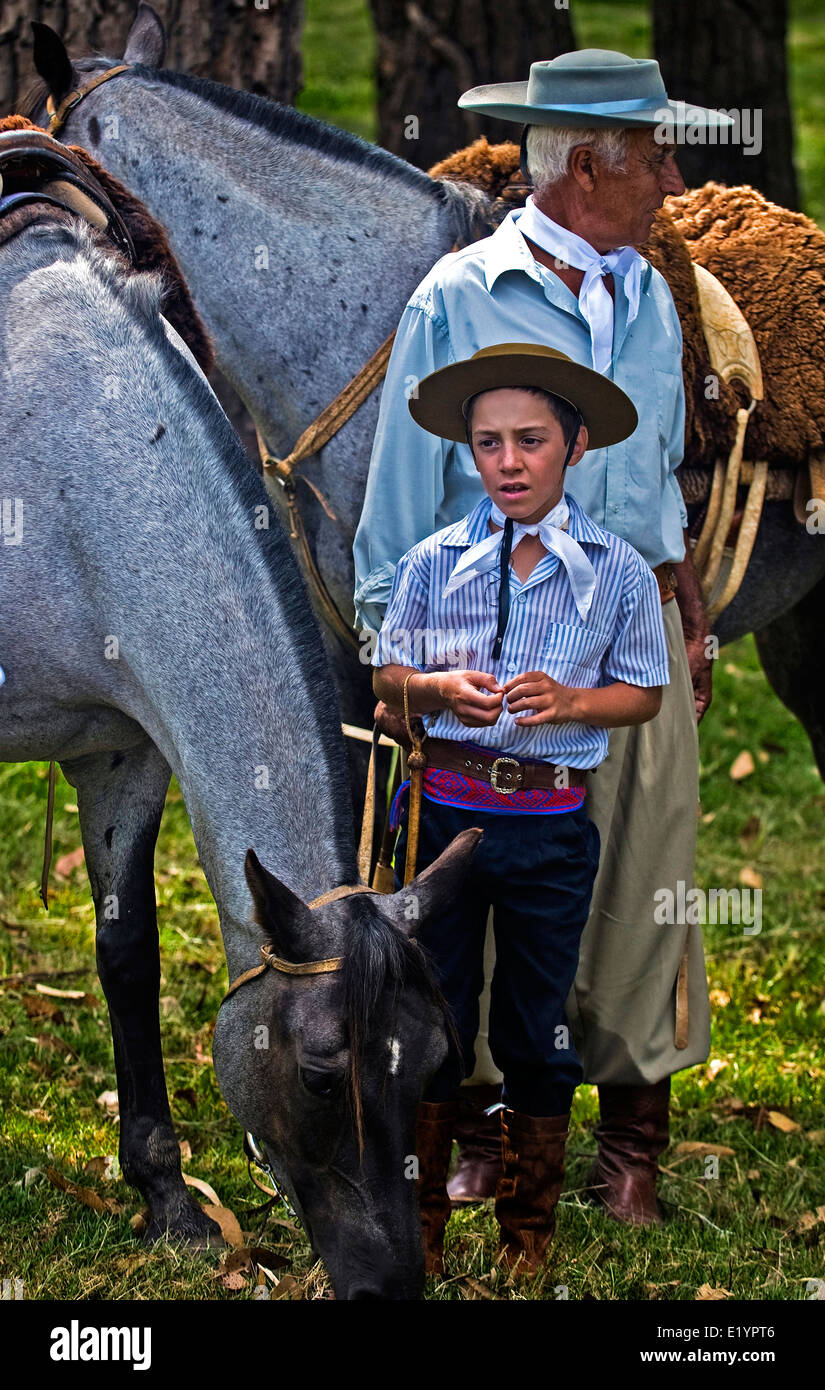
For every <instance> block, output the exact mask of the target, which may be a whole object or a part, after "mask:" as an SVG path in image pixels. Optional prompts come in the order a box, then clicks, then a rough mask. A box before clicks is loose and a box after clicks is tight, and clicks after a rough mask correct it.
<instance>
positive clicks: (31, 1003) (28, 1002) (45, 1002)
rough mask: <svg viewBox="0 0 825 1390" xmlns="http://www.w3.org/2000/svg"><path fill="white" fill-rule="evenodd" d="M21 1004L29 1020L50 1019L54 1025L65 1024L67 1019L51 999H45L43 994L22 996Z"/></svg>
mask: <svg viewBox="0 0 825 1390" xmlns="http://www.w3.org/2000/svg"><path fill="white" fill-rule="evenodd" d="M20 1003H21V1004H22V1005H23V1008H24V1009H25V1010H26V1013H27V1014H28V1016H29V1018H50V1019H52V1020H53V1022H54V1023H65V1022H66V1019H65V1017H64V1015H63V1013H62V1012H61V1010H60V1009H59V1008H58V1007H57V1005H56V1004H53V1003H52V1001H51V999H47V998H45V996H44V995H42V994H21V996H20Z"/></svg>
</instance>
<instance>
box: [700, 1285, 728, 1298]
mask: <svg viewBox="0 0 825 1390" xmlns="http://www.w3.org/2000/svg"><path fill="white" fill-rule="evenodd" d="M731 1297H732V1295H731V1292H730V1289H713V1288H711V1286H710V1284H703V1285H702V1287H701V1288H700V1289H697V1290H696V1297H695V1299H694V1302H695V1303H699V1302H704V1301H706V1300H710V1301H715V1300H718V1299H723V1298H731Z"/></svg>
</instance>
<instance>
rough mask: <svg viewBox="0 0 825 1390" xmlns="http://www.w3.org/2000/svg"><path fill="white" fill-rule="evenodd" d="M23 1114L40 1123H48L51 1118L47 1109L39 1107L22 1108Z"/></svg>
mask: <svg viewBox="0 0 825 1390" xmlns="http://www.w3.org/2000/svg"><path fill="white" fill-rule="evenodd" d="M23 1114H24V1115H28V1117H29V1119H30V1120H39V1121H40V1123H41V1124H48V1123H49V1122H50V1121H51V1118H52V1117H51V1115H50V1114H49V1112H48V1110H41V1109H40V1108H39V1107H38V1108H37V1109H35V1110H24V1111H23Z"/></svg>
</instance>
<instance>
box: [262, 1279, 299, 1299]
mask: <svg viewBox="0 0 825 1390" xmlns="http://www.w3.org/2000/svg"><path fill="white" fill-rule="evenodd" d="M303 1296H304V1290H303V1288H302V1286H301V1285H300V1284H299V1283H298V1280H297V1279H296V1278H295V1275H294V1274H285V1275H284V1276H283V1278H282V1279H279V1280H278V1283H277V1284H276V1285H275V1288H274V1289H273V1290H272V1292H271V1293H270V1295H269V1297H270V1298H294V1299H299V1298H303Z"/></svg>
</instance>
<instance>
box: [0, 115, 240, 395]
mask: <svg viewBox="0 0 825 1390" xmlns="http://www.w3.org/2000/svg"><path fill="white" fill-rule="evenodd" d="M4 130H40V131H41V133H43V134H45V133H46V132H44V131H42V129H41V127H40V126H36V125H34V123H33V122H32V121H29V120H27V119H26V117H25V116H5V117H3V119H2V120H0V131H4ZM68 148H69V149H70V150H71V152H72V154H75V155H77V156H78V158H79V159H82V160H83V163H84V164H86V165H87V166H88V168H89V169H90V170H91V172H92V173H93V174H94V176H95V178H96V179H97V181H98V183H99V184H100V185H101V186H102V188H103V190H104V192H105V193H106V195H107V196H108V198H109V199H110V200H111V202H112V203H113V204H114V206H115V207H116V208H117V210H118V212H119V213H120V216H121V217H122V218H123V221H124V222H125V224H126V226H127V228H128V229H129V234H130V236H131V238H132V242H133V244H134V247H135V254H136V257H137V267H136V268H137V269H138V270H140V271H157V272H159V273H160V274H161V275H162V277H163V284H164V292H163V299H162V306H163V313H164V315H165V316H166V318H167V319H168V320H169V322H170V323H171V324H172V326H173V327H174V328H176V329H177V331H178V333H180V336H181V337H182V338H183V341H184V342H185V343H186V345H187V347H189V349H190V350H191V352H192V354H193V356H194V357H195V360H196V361H197V362H198V363H199V365H200V367H201V368H202V370H203V371H204V372H206V373H207V374H208V373H209V372H211V370H212V368H213V366H214V363H215V353H214V349H213V347H212V343H211V340H210V338H209V334H208V333H207V331H206V326H205V324H204V322H203V320H202V318H201V316H200V314H199V313H198V311H197V309H196V308H195V305H194V301H193V299H192V296H191V295H190V293H189V290H188V288H187V286H186V281H185V280H184V278H183V272H182V270H181V268H180V266H179V265H178V262H177V259H176V257H175V254H174V252H173V250H172V248H171V246H170V245H169V239H168V237H167V235H166V232H165V231H164V229H163V227H162V226H161V224H160V222H158V221H157V220H156V218H154V217H152V215H151V213H150V212H149V209H148V208H147V207H146V206H145V205H144V204H143V203H142V202H141V201H140V199H139V198H136V197H135V196H134V194H132V193H130V192H129V190H128V189H127V188H125V187H124V186H123V184H122V183H121V182H120V180H119V179H116V178H114V177H113V175H112V174H110V173H108V172H107V170H106V169H104V168H103V165H102V164H98V162H97V160H96V159H93V158H92V156H91V155H90V154H89V153H88V152H87V151H86V150H84V149H83V148H82V147H81V146H80V145H69V146H68Z"/></svg>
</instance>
